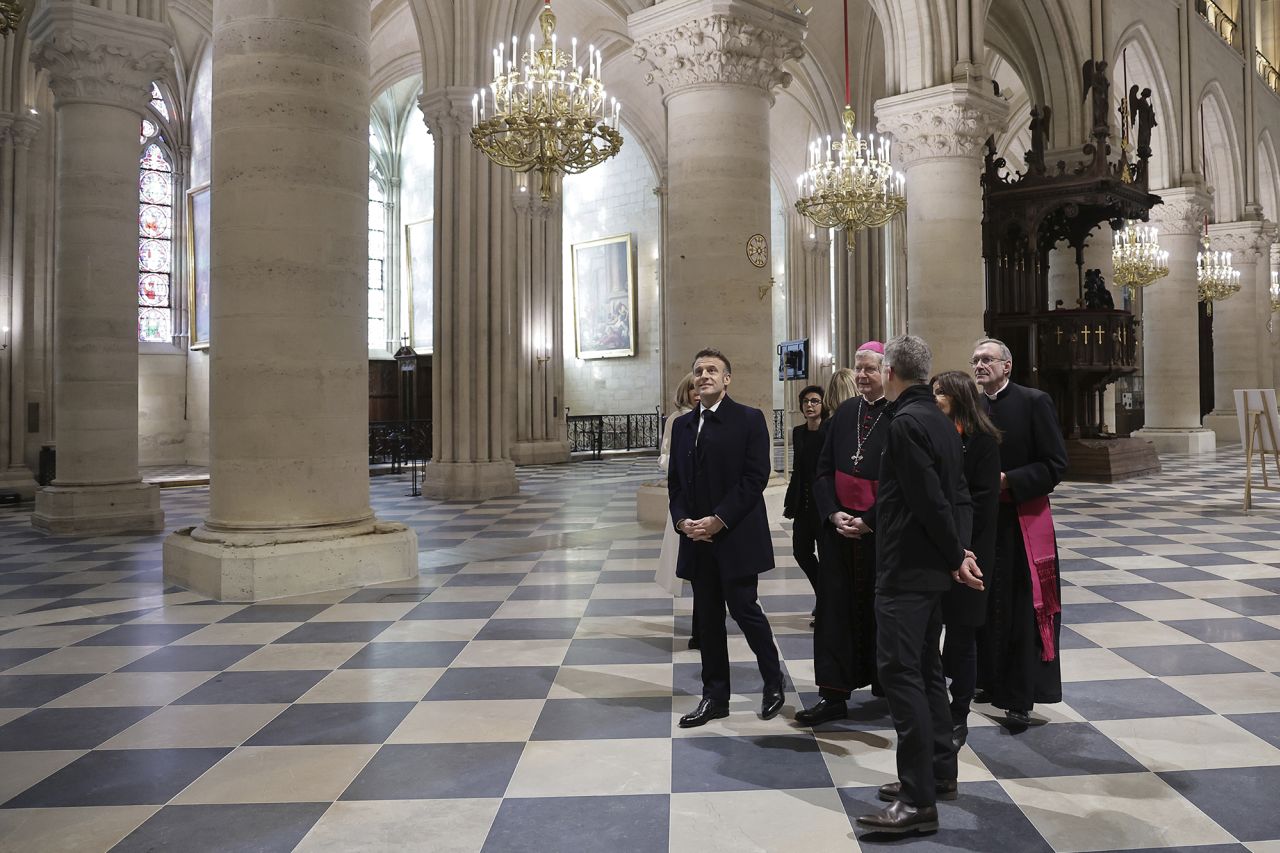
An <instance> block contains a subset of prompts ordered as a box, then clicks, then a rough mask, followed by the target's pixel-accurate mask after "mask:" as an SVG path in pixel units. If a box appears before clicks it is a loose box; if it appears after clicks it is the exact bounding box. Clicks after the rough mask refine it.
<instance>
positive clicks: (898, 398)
mask: <svg viewBox="0 0 1280 853" xmlns="http://www.w3.org/2000/svg"><path fill="white" fill-rule="evenodd" d="M932 362H933V356H932V354H931V353H930V352H929V346H928V344H926V343H925V342H924V341H923V340H921V339H920V338H918V337H916V336H915V335H902V336H900V337H897V338H894V339H893V340H892V341H890V342H889V343H888V344H886V345H885V348H884V375H885V381H884V385H885V394H886V396H887V397H888V398H889V399H890V400H892V401H894V402H895V408H894V417H893V420H892V421H891V422H890V423H889V434H888V436H887V439H886V442H885V449H884V453H883V456H882V457H881V460H880V489H879V492H878V493H877V495H876V515H875V519H876V566H877V571H876V663H877V665H878V667H879V671H880V685H881V686H882V687H883V688H884V692H885V697H886V698H887V699H888V700H889V713H890V714H891V715H892V716H893V727H894V729H896V730H897V732H898V780H899V781H898V782H896V783H890V784H888V785H882V786H881V788H880V792H879V793H880V798H881V799H882V800H888V801H890V802H891V805H890V806H888V807H887V808H885V809H883V810H881V811H879V812H877V813H875V814H870V815H864V816H862V817H860V818H858V824H859V825H860V826H862V827H863V828H866V829H871V830H874V831H877V832H893V833H902V832H933V831H936V830H937V828H938V808H937V799H938V797H939V796H941V797H943V798H945V799H954V798H955V796H956V775H957V774H956V771H957V767H956V749H955V747H954V746H953V745H952V742H951V706H950V703H949V701H948V699H947V684H946V679H945V678H944V677H943V673H942V656H941V654H940V653H939V650H938V641H939V638H940V637H941V635H942V597H943V595H944V594H945V593H946V591H947V590H948V589H950V588H951V586H952V585H953V584H955V583H957V582H960V583H966V584H969V585H970V586H973V587H974V588H980V587H981V586H982V581H981V572H980V571H979V570H978V567H977V564H976V563H975V562H974V560H973V554H972V553H970V552H969V551H968V550H966V548H965V543H966V542H968V541H969V532H970V530H969V528H970V525H971V523H972V515H971V508H970V499H969V489H968V486H967V485H966V484H965V480H964V446H963V445H962V444H961V442H960V436H959V435H958V434H957V433H956V428H955V425H954V424H953V423H952V422H951V419H950V418H948V417H947V416H946V415H944V414H942V412H941V411H940V410H939V409H938V407H937V405H936V404H935V403H934V400H933V391H932V389H931V388H930V387H929V386H928V385H927V384H925V383H926V381H927V379H928V377H929V375H930V368H931V367H932Z"/></svg>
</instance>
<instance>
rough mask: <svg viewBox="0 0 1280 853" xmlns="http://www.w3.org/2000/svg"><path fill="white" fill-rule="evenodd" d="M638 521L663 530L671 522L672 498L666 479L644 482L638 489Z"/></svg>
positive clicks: (644, 525)
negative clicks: (668, 491)
mask: <svg viewBox="0 0 1280 853" xmlns="http://www.w3.org/2000/svg"><path fill="white" fill-rule="evenodd" d="M636 521H638V522H640V524H641V526H643V527H648V528H649V529H651V530H662V529H663V528H664V527H665V526H666V525H668V524H670V523H671V498H670V496H669V495H668V493H667V481H666V480H654V481H653V482H652V483H643V484H641V486H640V488H638V489H636Z"/></svg>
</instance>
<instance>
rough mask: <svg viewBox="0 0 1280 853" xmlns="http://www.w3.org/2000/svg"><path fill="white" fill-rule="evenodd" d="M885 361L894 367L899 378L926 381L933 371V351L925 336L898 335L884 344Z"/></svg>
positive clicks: (887, 364)
mask: <svg viewBox="0 0 1280 853" xmlns="http://www.w3.org/2000/svg"><path fill="white" fill-rule="evenodd" d="M884 363H885V365H886V366H888V367H892V368H893V372H894V373H896V374H897V375H898V378H899V379H905V380H907V381H911V382H925V381H928V379H929V375H930V373H932V371H933V353H932V352H930V350H929V345H928V344H927V343H925V342H924V338H921V337H917V336H916V335H898V337H896V338H894V339H893V340H891V341H889V343H887V344H885V345H884Z"/></svg>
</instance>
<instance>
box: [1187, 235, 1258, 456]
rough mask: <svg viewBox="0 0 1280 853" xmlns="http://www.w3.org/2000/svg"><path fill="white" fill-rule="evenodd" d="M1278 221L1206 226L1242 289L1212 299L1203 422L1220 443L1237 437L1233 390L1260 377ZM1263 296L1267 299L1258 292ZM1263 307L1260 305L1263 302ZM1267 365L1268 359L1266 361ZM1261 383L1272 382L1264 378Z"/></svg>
mask: <svg viewBox="0 0 1280 853" xmlns="http://www.w3.org/2000/svg"><path fill="white" fill-rule="evenodd" d="M1275 232H1276V227H1275V225H1274V224H1272V223H1270V222H1265V221H1244V222H1224V223H1218V224H1214V225H1210V226H1209V237H1210V239H1211V240H1212V241H1213V247H1214V248H1215V249H1218V250H1220V251H1227V252H1230V253H1231V264H1232V266H1234V267H1235V268H1236V269H1237V270H1239V271H1240V292H1239V293H1236V294H1234V295H1232V296H1231V297H1229V298H1227V299H1224V300H1222V301H1221V302H1215V303H1213V411H1212V412H1210V413H1209V414H1208V415H1206V416H1205V419H1204V425H1205V427H1206V428H1207V429H1211V430H1213V432H1214V434H1215V435H1217V437H1218V439H1217V440H1218V443H1219V444H1222V443H1224V442H1226V443H1239V441H1240V425H1239V423H1238V422H1237V420H1236V401H1235V393H1234V392H1235V391H1236V390H1237V389H1241V388H1256V387H1258V386H1257V384H1256V383H1257V382H1258V380H1259V378H1261V364H1262V362H1263V361H1264V360H1266V359H1265V358H1264V356H1265V353H1264V347H1263V346H1261V345H1260V344H1262V343H1266V344H1269V343H1270V340H1269V339H1268V335H1267V317H1268V315H1269V314H1270V307H1271V306H1270V301H1271V300H1270V295H1269V294H1268V293H1267V288H1268V287H1269V286H1270V283H1271V245H1272V243H1274V242H1275ZM1264 295H1265V296H1266V300H1265V302H1266V304H1265V306H1264V301H1263V299H1262V298H1261V297H1262V296H1264ZM1264 307H1265V308H1266V310H1265V311H1264V310H1260V309H1262V308H1264ZM1267 366H1268V368H1270V364H1269V363H1268V365H1267ZM1265 387H1270V385H1269V384H1268V385H1267V386H1265Z"/></svg>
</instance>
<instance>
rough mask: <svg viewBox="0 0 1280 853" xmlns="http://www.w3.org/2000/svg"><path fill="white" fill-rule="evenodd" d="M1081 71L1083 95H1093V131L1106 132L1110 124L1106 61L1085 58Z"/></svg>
mask: <svg viewBox="0 0 1280 853" xmlns="http://www.w3.org/2000/svg"><path fill="white" fill-rule="evenodd" d="M1081 72H1082V73H1081V82H1082V83H1083V84H1084V87H1083V92H1084V95H1085V97H1088V96H1089V95H1090V94H1092V95H1093V132H1094V133H1095V134H1096V133H1099V132H1101V133H1103V134H1106V132H1107V128H1108V127H1109V126H1110V120H1109V117H1108V113H1109V112H1110V110H1111V94H1110V93H1111V81H1110V80H1108V79H1107V61H1106V60H1105V59H1102V60H1093V59H1090V60H1087V61H1086V62H1085V64H1084V68H1083V69H1081ZM1082 100H1083V99H1082Z"/></svg>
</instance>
